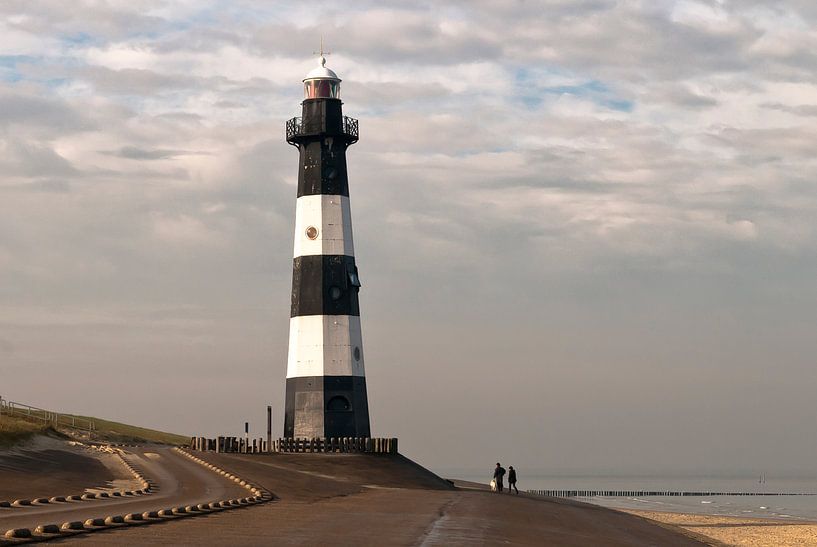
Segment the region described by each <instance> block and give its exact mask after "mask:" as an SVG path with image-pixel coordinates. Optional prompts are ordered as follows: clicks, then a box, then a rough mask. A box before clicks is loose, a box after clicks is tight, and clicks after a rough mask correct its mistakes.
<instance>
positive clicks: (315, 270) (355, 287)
mask: <svg viewBox="0 0 817 547" xmlns="http://www.w3.org/2000/svg"><path fill="white" fill-rule="evenodd" d="M359 290H360V280H359V278H358V274H357V266H355V258H354V257H353V256H345V255H306V256H299V257H296V258H295V259H294V260H293V263H292V310H291V313H290V317H298V316H301V315H360V306H359V304H358V291H359Z"/></svg>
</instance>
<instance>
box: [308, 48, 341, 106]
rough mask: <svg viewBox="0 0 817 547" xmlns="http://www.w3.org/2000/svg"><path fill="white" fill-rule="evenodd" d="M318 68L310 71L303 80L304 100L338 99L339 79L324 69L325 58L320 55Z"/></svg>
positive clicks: (331, 71)
mask: <svg viewBox="0 0 817 547" xmlns="http://www.w3.org/2000/svg"><path fill="white" fill-rule="evenodd" d="M319 62H320V66H318V67H315V68H314V69H312V70H311V71H310V72H309V74H307V75H306V78H304V98H305V99H340V78H338V75H337V74H335V72H334V71H333V70H331V69H328V68H326V58H325V57H324V56H323V55H321V57H320V59H319Z"/></svg>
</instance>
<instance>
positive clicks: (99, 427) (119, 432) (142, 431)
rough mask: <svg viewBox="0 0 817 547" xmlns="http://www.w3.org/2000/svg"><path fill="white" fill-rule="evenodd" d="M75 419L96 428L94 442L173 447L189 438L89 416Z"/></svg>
mask: <svg viewBox="0 0 817 547" xmlns="http://www.w3.org/2000/svg"><path fill="white" fill-rule="evenodd" d="M77 418H83V419H85V420H93V422H94V425H95V426H96V430H95V431H94V437H93V438H94V439H95V440H105V441H111V442H139V443H144V442H152V443H161V444H174V445H181V444H188V443H189V442H190V437H185V436H184V435H177V434H175V433H167V432H165V431H157V430H155V429H148V428H146V427H138V426H135V425H128V424H123V423H119V422H111V421H109V420H101V419H99V418H94V417H91V416H77Z"/></svg>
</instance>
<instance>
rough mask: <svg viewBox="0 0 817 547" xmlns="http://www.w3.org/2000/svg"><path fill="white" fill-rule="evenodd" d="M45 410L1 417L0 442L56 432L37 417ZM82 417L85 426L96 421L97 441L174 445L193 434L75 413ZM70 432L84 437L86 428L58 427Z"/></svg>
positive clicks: (63, 420)
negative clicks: (149, 427) (86, 422)
mask: <svg viewBox="0 0 817 547" xmlns="http://www.w3.org/2000/svg"><path fill="white" fill-rule="evenodd" d="M44 415H45V414H44V412H37V411H34V412H32V415H31V416H20V415H15V416H13V417H9V416H6V415H3V416H0V419H2V421H0V445H5V446H8V445H10V444H14V443H16V442H19V441H22V440H24V439H26V438H28V437H31V436H32V435H36V434H45V433H47V432H48V431H52V432H53V431H54V430H53V429H51V428H50V427H49V424H46V423H44V421H43V420H40V419H38V418H37V417H36V416H44ZM62 416H63V419H62V423H65V418H66V417H67V418H70V417H71V414H62ZM74 417H75V418H81V419H82V420H83V422H82V423H83V425H85V422H84V420H90V421H93V422H94V426H95V428H96V429H95V430H94V432H93V435H92V437H91V440H94V441H109V442H116V443H159V444H170V445H182V444H188V443H189V442H190V437H185V436H184V435H176V434H175V433H167V432H165V431H157V430H155V429H148V428H146V427H137V426H134V425H128V424H123V423H119V422H112V421H110V420H102V419H100V418H94V417H90V416H74ZM57 429H58V430H61V431H63V432H65V433H67V434H79V436H82V437H84V436H85V435H84V433H85V432H84V431H83V430H79V429H71V428H66V427H64V426H62V425H60V426H58V427H57Z"/></svg>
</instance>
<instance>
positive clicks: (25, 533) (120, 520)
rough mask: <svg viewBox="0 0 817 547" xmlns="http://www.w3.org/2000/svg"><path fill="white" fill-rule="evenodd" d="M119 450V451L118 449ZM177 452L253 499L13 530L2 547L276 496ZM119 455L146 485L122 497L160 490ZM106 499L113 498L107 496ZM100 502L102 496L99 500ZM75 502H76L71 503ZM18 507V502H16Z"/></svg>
mask: <svg viewBox="0 0 817 547" xmlns="http://www.w3.org/2000/svg"><path fill="white" fill-rule="evenodd" d="M117 450H118V449H117ZM173 450H174V451H176V452H178V453H179V454H181V455H183V456H186V457H187V458H189V459H191V460H193V461H194V462H196V463H198V464H201V465H202V466H204V467H207V468H208V469H210V470H211V471H213V472H214V473H216V474H218V475H222V476H224V477H225V478H228V479H230V480H232V481H233V482H235V483H237V484H238V485H240V486H243V487H244V488H246V489H247V490H248V491H249V492H250V493H251V494H252V496H248V497H244V498H240V499H230V500H218V501H213V502H209V503H199V504H197V505H188V506H186V507H173V508H166V509H158V510H155V511H145V512H144V513H130V514H127V515H124V516H122V515H109V516H107V517H104V518H90V519H87V520H85V521H74V522H64V523H63V524H62V525H61V526H58V525H56V524H41V525H39V526H37V527H36V528H35V529H34V530H31V529H30V528H13V529H11V530H8V531H6V532H5V534H4V535H3V537H2V539H0V545H19V544H23V543H39V542H43V541H50V540H52V539H57V538H65V537H69V536H72V535H77V534H87V533H90V532H96V531H97V530H110V529H112V528H120V527H124V526H140V525H143V524H152V523H156V522H164V521H167V520H171V519H177V518H184V517H194V516H197V515H206V514H207V513H215V512H218V511H229V510H231V509H238V508H241V507H247V506H249V505H256V504H260V503H267V502H269V501H272V500H273V495H272V493H271V492H270V491H268V490H267V489H266V488H263V487H261V486H257V485H254V484H252V483H250V482H248V481H246V480H244V479H242V478H241V477H238V476H236V475H234V474H232V473H229V472H227V471H225V470H224V469H221V468H220V467H217V466H215V465H213V464H211V463H209V462H206V461H204V460H202V459H201V458H198V457H196V456H193V455H192V454H190V453H188V452H186V451H185V450H182V449H181V448H178V447H174V448H173ZM116 454H118V455H119V457H120V459H121V460H122V462H123V463H124V464H125V467H127V468H128V469H129V470H130V471H131V473H133V475H134V477H136V478H137V479H141V480H142V481H143V485H145V487H144V488H143V489H142V490H134V491H130V490H129V491H124V492H122V494H121V495H123V496H125V495H141V494H149V493H152V491H153V490H156V489H158V487H157V486H156V485H155V484H154V483H153V482H152V481H150V480H148V479H145V478H144V476H143V475H142V474H141V473H140V472H139V471H138V470H136V469H135V468H134V467H133V466H132V465H131V464H130V463H128V461H127V460H125V458H124V457H123V456H122V454H121V453H120V452H119V451H117V452H116ZM86 495H90V496H93V498H85V496H86ZM97 496H98V495H97V494H85V495H83V496H82V498H84V499H98V498H97ZM104 497H110V496H108V495H106V496H104ZM72 498H77V500H78V499H79V498H80V496H67V500H72ZM43 499H45V500H46V501H45V502H43V503H49V502H51V503H65V502H66V501H55V500H57V498H56V497H55V498H51V499H50V500H49V499H46V498H38V500H35V501H41V500H43ZM99 499H101V496H100V497H99ZM17 501H27V502H28V503H29V505H30V504H31V501H30V500H17ZM72 501H73V500H72ZM15 503H16V501H15Z"/></svg>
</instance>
